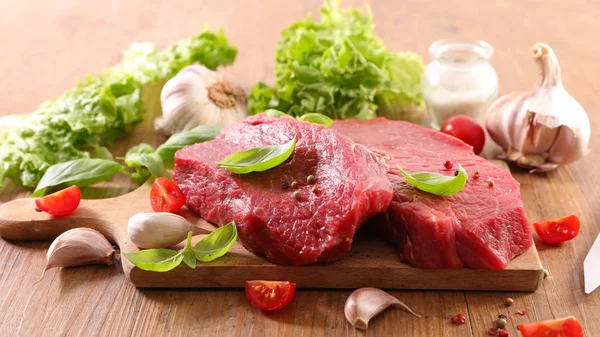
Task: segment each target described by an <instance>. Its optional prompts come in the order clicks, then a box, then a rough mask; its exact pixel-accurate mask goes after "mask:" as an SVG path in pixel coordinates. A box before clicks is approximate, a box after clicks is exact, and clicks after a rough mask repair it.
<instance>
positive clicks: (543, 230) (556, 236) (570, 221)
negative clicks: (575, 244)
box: [533, 214, 581, 243]
mask: <svg viewBox="0 0 600 337" xmlns="http://www.w3.org/2000/svg"><path fill="white" fill-rule="evenodd" d="M580 227H581V223H580V222H579V218H578V217H577V215H574V214H573V215H569V216H566V217H564V218H558V219H553V220H545V221H540V222H536V223H534V224H533V228H535V231H536V233H537V234H538V235H539V237H540V238H541V239H542V240H544V242H547V243H561V242H565V241H569V240H571V239H573V238H574V237H576V236H577V234H579V228H580Z"/></svg>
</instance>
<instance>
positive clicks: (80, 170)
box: [32, 158, 125, 197]
mask: <svg viewBox="0 0 600 337" xmlns="http://www.w3.org/2000/svg"><path fill="white" fill-rule="evenodd" d="M124 171H125V170H124V169H123V166H121V165H120V164H119V163H117V162H115V161H112V160H109V159H99V158H92V159H89V158H82V159H75V160H71V161H67V162H64V163H60V164H55V165H52V166H50V168H48V170H46V173H44V176H43V177H42V179H41V180H40V182H39V183H38V185H37V187H36V188H35V191H34V192H33V194H32V197H39V196H42V195H44V193H45V192H46V189H47V188H49V187H56V186H60V185H69V186H71V185H77V186H89V185H93V184H97V183H99V182H102V181H105V180H108V179H110V178H112V177H113V176H114V175H115V174H117V173H119V172H124Z"/></svg>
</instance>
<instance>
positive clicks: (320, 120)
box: [265, 109, 333, 127]
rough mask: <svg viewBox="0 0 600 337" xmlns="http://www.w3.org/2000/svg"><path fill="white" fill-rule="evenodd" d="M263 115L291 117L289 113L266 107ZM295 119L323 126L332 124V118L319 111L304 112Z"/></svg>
mask: <svg viewBox="0 0 600 337" xmlns="http://www.w3.org/2000/svg"><path fill="white" fill-rule="evenodd" d="M265 115H267V116H269V117H273V118H279V117H281V116H288V117H291V116H290V115H288V114H286V113H285V112H282V111H279V110H275V109H267V110H265ZM296 119H297V120H299V121H303V122H310V123H314V124H321V125H323V126H325V127H330V126H331V125H332V124H333V120H332V119H331V118H329V117H328V116H326V115H323V114H321V113H314V112H313V113H307V114H304V115H302V116H300V117H296Z"/></svg>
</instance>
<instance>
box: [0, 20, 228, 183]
mask: <svg viewBox="0 0 600 337" xmlns="http://www.w3.org/2000/svg"><path fill="white" fill-rule="evenodd" d="M236 54H237V50H236V48H235V47H233V46H232V45H230V44H229V43H228V42H227V39H226V38H225V36H224V34H223V32H222V31H219V32H218V33H216V34H215V33H211V32H209V31H208V30H206V29H204V30H203V31H202V32H201V33H200V34H198V35H196V36H193V37H191V38H189V39H187V40H184V41H181V42H179V43H177V44H174V45H172V46H170V47H169V48H167V49H166V50H164V51H161V52H157V50H156V48H155V47H154V46H153V45H152V44H150V43H135V44H132V45H131V46H130V47H129V49H128V50H126V51H125V52H124V55H123V59H122V61H121V63H120V64H119V65H117V66H115V67H114V68H112V69H109V70H107V71H105V72H103V73H102V74H97V75H91V76H88V77H87V78H86V79H85V80H83V81H81V82H80V83H78V84H77V85H76V86H75V88H73V89H71V90H69V91H67V92H66V93H64V94H63V95H61V96H59V97H57V98H55V99H52V100H50V101H47V102H45V103H43V104H42V105H41V106H40V107H39V108H38V109H37V110H36V111H34V112H33V113H31V114H30V115H28V116H27V117H24V118H20V119H18V120H15V119H11V120H10V122H6V121H7V119H2V120H0V187H2V186H3V185H2V183H3V182H4V180H5V179H6V178H8V179H10V180H12V181H14V182H15V183H17V184H19V185H23V186H27V187H35V186H36V185H37V183H38V182H39V181H40V179H41V178H42V176H43V175H44V172H46V170H47V169H48V168H49V167H50V166H52V165H54V164H57V163H62V162H66V161H70V160H74V159H80V158H89V157H106V156H107V155H108V154H107V153H106V152H107V151H105V150H106V149H102V147H103V146H105V145H110V144H111V143H112V142H113V141H114V140H115V139H117V138H119V137H122V136H124V135H125V134H126V133H127V132H128V131H129V130H130V129H131V127H132V126H133V125H136V124H138V123H140V122H141V121H142V118H143V111H142V100H141V97H142V89H143V87H144V86H146V85H149V84H153V83H157V82H159V81H161V80H166V79H168V78H170V77H173V76H174V75H175V74H176V73H177V72H178V71H179V70H180V69H182V68H183V67H185V66H188V65H190V64H193V63H201V64H204V65H205V66H206V67H208V68H210V69H215V68H217V67H218V66H220V65H228V64H231V63H233V61H234V59H235V56H236Z"/></svg>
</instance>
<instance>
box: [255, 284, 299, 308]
mask: <svg viewBox="0 0 600 337" xmlns="http://www.w3.org/2000/svg"><path fill="white" fill-rule="evenodd" d="M295 293H296V283H292V282H287V281H285V282H279V281H246V297H248V300H249V301H250V303H251V304H252V305H253V306H255V307H257V308H259V309H261V310H266V311H274V310H279V309H283V308H284V307H285V306H286V305H288V304H289V303H290V302H291V301H292V298H294V294H295Z"/></svg>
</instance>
